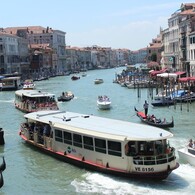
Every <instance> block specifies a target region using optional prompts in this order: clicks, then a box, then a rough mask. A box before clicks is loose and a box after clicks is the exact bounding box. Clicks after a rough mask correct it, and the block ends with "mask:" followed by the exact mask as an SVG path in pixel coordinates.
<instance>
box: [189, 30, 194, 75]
mask: <svg viewBox="0 0 195 195" xmlns="http://www.w3.org/2000/svg"><path fill="white" fill-rule="evenodd" d="M189 38H190V46H189V47H190V50H189V61H190V73H191V74H190V76H192V77H195V31H194V32H192V33H190V35H189Z"/></svg>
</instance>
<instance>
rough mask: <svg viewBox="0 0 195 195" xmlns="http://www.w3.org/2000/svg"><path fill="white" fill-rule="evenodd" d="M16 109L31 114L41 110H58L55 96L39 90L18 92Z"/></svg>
mask: <svg viewBox="0 0 195 195" xmlns="http://www.w3.org/2000/svg"><path fill="white" fill-rule="evenodd" d="M15 108H17V109H19V110H21V111H23V112H26V113H29V112H36V111H40V110H58V105H57V101H56V99H55V94H52V93H48V92H42V91H38V90H24V89H21V90H17V91H16V92H15Z"/></svg>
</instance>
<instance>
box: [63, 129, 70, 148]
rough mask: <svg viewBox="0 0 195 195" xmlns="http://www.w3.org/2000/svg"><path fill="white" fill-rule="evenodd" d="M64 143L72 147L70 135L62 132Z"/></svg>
mask: <svg viewBox="0 0 195 195" xmlns="http://www.w3.org/2000/svg"><path fill="white" fill-rule="evenodd" d="M63 133H64V143H66V144H70V145H72V134H71V133H69V132H66V131H64V132H63Z"/></svg>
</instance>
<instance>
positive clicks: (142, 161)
mask: <svg viewBox="0 0 195 195" xmlns="http://www.w3.org/2000/svg"><path fill="white" fill-rule="evenodd" d="M175 158H176V157H175V148H171V149H170V150H169V151H168V152H167V153H164V154H159V155H153V156H144V155H139V156H138V155H137V156H135V157H133V163H134V164H137V165H157V164H164V163H168V162H171V161H173V160H175Z"/></svg>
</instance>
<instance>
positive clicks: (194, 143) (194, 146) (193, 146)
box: [192, 141, 195, 149]
mask: <svg viewBox="0 0 195 195" xmlns="http://www.w3.org/2000/svg"><path fill="white" fill-rule="evenodd" d="M192 148H194V149H195V141H194V142H193V145H192Z"/></svg>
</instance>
